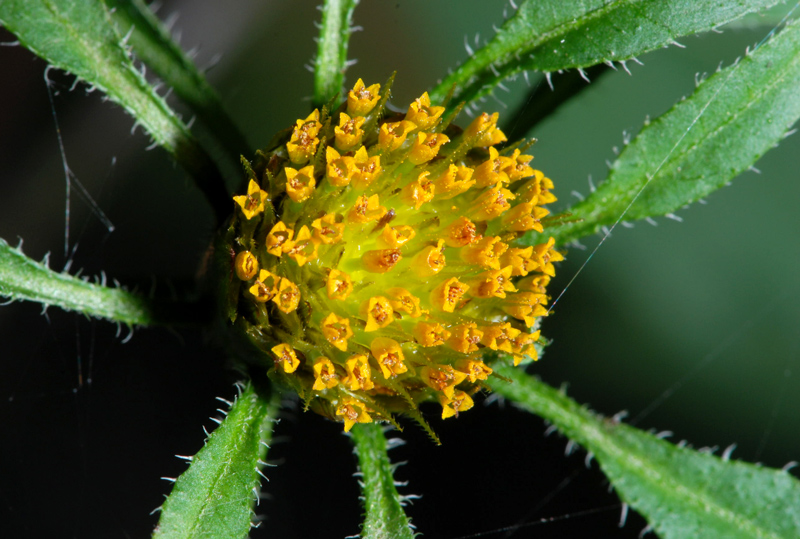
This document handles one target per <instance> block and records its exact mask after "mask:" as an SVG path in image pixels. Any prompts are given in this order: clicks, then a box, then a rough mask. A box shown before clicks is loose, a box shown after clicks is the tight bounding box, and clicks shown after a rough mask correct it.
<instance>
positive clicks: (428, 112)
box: [406, 92, 444, 129]
mask: <svg viewBox="0 0 800 539" xmlns="http://www.w3.org/2000/svg"><path fill="white" fill-rule="evenodd" d="M443 112H444V107H432V106H431V98H430V97H429V96H428V92H425V93H424V94H422V95H421V96H420V97H419V98H418V99H415V100H414V102H413V103H411V105H410V106H409V107H408V112H406V120H408V121H409V122H412V123H414V124H416V125H417V127H418V128H419V129H429V128H431V127H433V126H435V125H436V123H437V122H438V121H439V117H440V116H441V115H442V113H443Z"/></svg>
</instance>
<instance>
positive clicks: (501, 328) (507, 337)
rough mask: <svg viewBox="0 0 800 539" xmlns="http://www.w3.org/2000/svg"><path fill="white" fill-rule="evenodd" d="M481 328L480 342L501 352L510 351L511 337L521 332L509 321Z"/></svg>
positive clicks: (511, 349) (515, 336) (514, 337)
mask: <svg viewBox="0 0 800 539" xmlns="http://www.w3.org/2000/svg"><path fill="white" fill-rule="evenodd" d="M481 330H482V331H483V337H482V338H481V343H482V344H483V345H484V346H485V347H487V348H489V349H490V350H501V351H503V352H512V351H513V348H512V346H513V345H512V341H513V339H516V338H517V336H518V335H520V334H521V333H522V332H521V331H520V330H518V329H517V328H515V327H512V325H511V324H510V323H509V322H505V323H502V324H493V325H491V326H484V327H482V328H481ZM461 370H464V369H461Z"/></svg>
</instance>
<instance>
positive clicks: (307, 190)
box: [220, 80, 563, 430]
mask: <svg viewBox="0 0 800 539" xmlns="http://www.w3.org/2000/svg"><path fill="white" fill-rule="evenodd" d="M388 86H389V85H384V86H383V87H381V86H380V85H377V84H373V85H371V86H366V85H365V84H364V82H363V81H361V80H359V81H358V82H357V83H356V85H355V86H354V87H353V89H352V90H351V91H350V92H348V93H347V96H346V102H345V103H343V104H342V105H341V106H340V107H339V108H338V109H334V110H331V111H329V110H328V109H322V110H321V111H314V112H312V113H311V114H310V115H309V116H307V117H306V118H305V119H301V120H298V121H297V122H296V124H295V125H294V126H293V128H292V129H291V130H289V131H287V134H286V135H285V138H284V139H283V140H282V141H281V142H280V143H279V145H278V146H277V147H276V148H275V149H273V150H271V151H270V152H271V153H268V154H263V155H260V156H259V158H258V159H257V160H256V161H255V162H254V163H253V165H252V167H251V168H252V170H254V171H255V174H256V177H257V178H260V183H259V181H257V180H255V179H251V180H250V181H249V184H248V186H247V194H246V195H239V196H236V197H234V200H235V201H236V204H237V206H238V208H240V211H237V212H236V213H235V214H234V216H233V219H232V221H231V223H230V225H229V227H228V229H227V230H226V233H225V238H226V242H227V243H226V249H225V250H224V252H226V253H227V252H231V250H232V251H233V252H234V253H235V257H234V258H235V259H234V261H233V266H234V270H235V276H236V277H237V279H236V280H235V281H234V280H230V279H229V281H230V282H231V283H233V284H232V285H231V286H236V287H238V288H232V289H231V291H229V293H228V295H227V296H226V298H225V301H228V302H229V309H228V313H229V314H230V319H231V320H232V321H233V322H234V327H236V328H238V329H242V330H243V331H244V334H245V335H247V336H248V338H250V339H251V342H252V343H253V344H254V345H255V346H256V347H259V348H261V349H262V350H263V351H264V352H265V357H267V358H268V361H265V363H264V365H265V367H266V368H267V370H268V374H269V375H270V376H271V377H272V378H273V379H274V380H275V381H276V382H278V383H282V384H284V385H287V386H289V387H292V388H293V389H294V390H296V391H297V392H298V393H299V394H300V395H301V396H302V398H303V399H305V400H306V401H307V405H308V408H310V409H312V410H315V411H317V412H319V413H322V414H323V415H326V416H328V417H330V418H331V419H334V420H338V421H342V422H343V423H344V426H345V430H349V429H350V428H351V427H352V426H353V425H354V424H356V423H359V422H362V423H363V422H370V421H378V420H391V419H392V415H393V414H395V413H404V412H411V411H413V410H414V409H416V408H417V407H418V406H419V405H420V404H422V403H424V402H429V401H430V402H438V403H439V405H440V406H441V407H442V417H443V418H448V417H455V416H457V415H458V414H459V413H461V412H464V411H466V410H468V409H470V408H471V407H472V406H473V396H474V394H475V393H476V392H478V391H481V390H485V389H487V386H486V385H485V380H487V379H488V377H489V376H493V369H492V362H493V361H501V360H504V359H505V360H507V361H511V362H513V363H514V364H518V363H521V362H522V361H523V360H526V359H527V360H535V359H537V358H538V350H537V343H538V341H539V332H538V326H539V322H540V320H541V319H542V317H544V316H546V315H547V312H548V311H547V307H546V306H547V304H548V302H549V297H548V295H547V285H548V282H549V280H550V277H551V276H552V275H554V273H555V266H554V263H556V262H558V261H560V260H562V259H563V255H562V254H561V253H560V252H559V251H557V250H556V249H555V240H553V239H552V238H550V239H549V240H548V239H547V237H546V236H545V237H543V238H542V240H541V241H538V242H528V243H523V242H524V241H527V238H528V237H529V236H530V235H531V234H534V235H535V234H542V233H543V232H544V230H545V228H546V226H547V219H546V217H547V215H548V211H547V209H545V208H543V207H542V205H543V204H544V203H546V201H552V200H555V197H553V195H552V194H551V192H550V190H551V189H552V182H551V181H550V180H549V179H548V178H546V177H545V176H544V174H542V173H541V172H539V171H536V170H534V169H533V168H532V167H531V165H530V163H531V160H532V159H533V158H532V156H531V155H527V154H524V153H523V151H522V150H521V149H519V148H514V149H512V150H503V149H500V148H497V147H496V146H497V145H498V144H500V143H502V142H505V140H506V137H505V135H504V134H503V132H502V131H501V130H500V129H499V128H498V127H497V122H498V119H499V117H498V115H497V114H491V115H490V114H482V115H480V116H478V117H477V118H476V119H475V120H474V121H473V122H472V123H471V124H470V125H469V126H468V127H467V129H466V130H463V131H462V130H460V129H459V128H457V127H455V126H453V125H451V124H448V123H447V122H449V121H450V119H449V118H448V120H447V121H443V119H442V117H443V114H444V111H445V108H444V107H443V106H440V105H438V104H436V105H434V104H432V103H431V101H430V98H429V96H428V95H427V94H423V95H422V96H421V97H420V98H419V99H417V100H415V101H414V102H413V103H412V104H411V105H410V106H409V107H408V111H407V112H406V114H405V115H402V114H396V113H392V112H391V111H390V110H389V109H387V108H386V101H387V99H388V92H389V87H388ZM261 186H263V189H262V187H261ZM523 235H524V236H525V237H524V238H523ZM536 237H541V236H536ZM220 252H223V250H222V249H221V250H220ZM227 264H228V265H229V266H228V267H230V264H231V262H230V260H229V261H228V262H227ZM228 271H229V272H231V270H228ZM487 352H492V354H487ZM412 415H414V416H415V417H417V418H418V420H419V421H423V420H422V419H421V417H422V416H421V415H419V414H418V413H413V414H412Z"/></svg>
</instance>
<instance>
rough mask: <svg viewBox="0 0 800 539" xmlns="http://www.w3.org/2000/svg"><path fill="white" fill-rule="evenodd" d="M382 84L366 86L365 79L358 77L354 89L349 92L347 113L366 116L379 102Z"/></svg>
mask: <svg viewBox="0 0 800 539" xmlns="http://www.w3.org/2000/svg"><path fill="white" fill-rule="evenodd" d="M380 91H381V85H380V84H373V85H372V86H369V87H366V86H365V85H364V81H363V80H361V79H358V81H356V85H355V86H353V89H352V90H350V91H349V92H348V93H347V113H348V114H349V115H351V116H365V115H366V114H368V113H369V112H370V111H371V110H372V109H374V108H375V105H377V104H378V100H379V99H380V98H381V96H380Z"/></svg>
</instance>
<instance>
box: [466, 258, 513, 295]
mask: <svg viewBox="0 0 800 539" xmlns="http://www.w3.org/2000/svg"><path fill="white" fill-rule="evenodd" d="M512 271H513V268H512V267H511V266H506V267H504V268H501V269H499V270H488V271H484V272H483V273H481V274H479V275H477V276H476V277H475V278H474V279H471V280H470V281H469V295H470V296H473V297H476V298H504V297H506V292H516V291H517V289H516V287H514V284H513V283H512V282H511V273H512Z"/></svg>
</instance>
